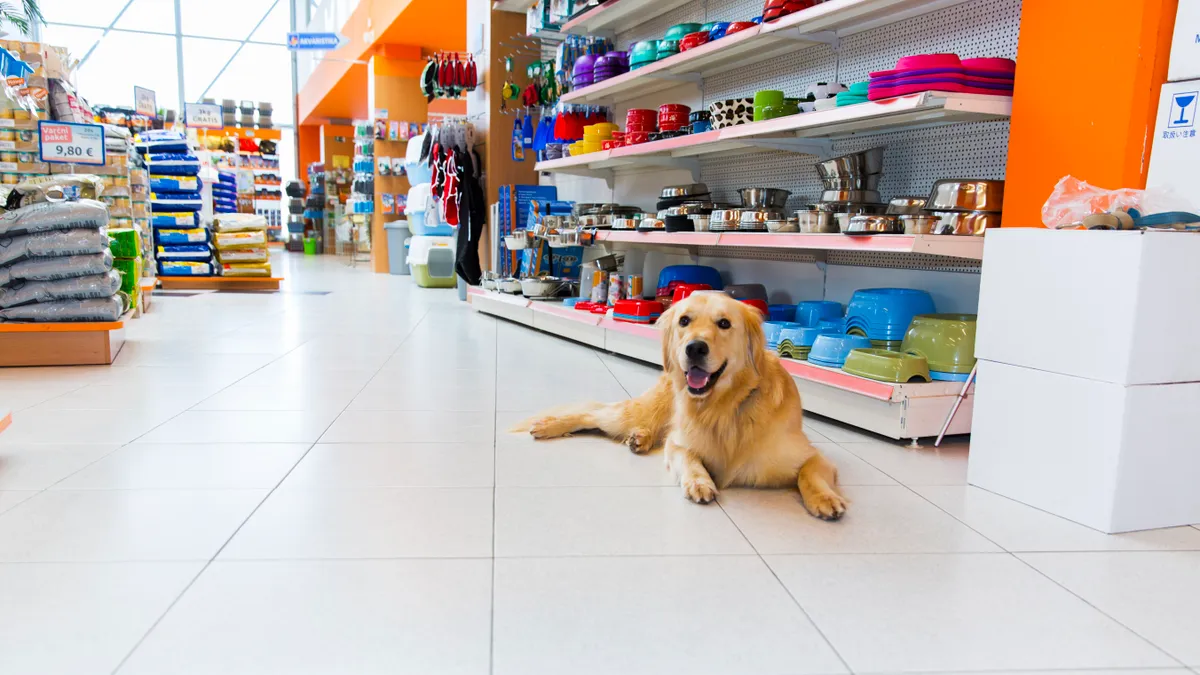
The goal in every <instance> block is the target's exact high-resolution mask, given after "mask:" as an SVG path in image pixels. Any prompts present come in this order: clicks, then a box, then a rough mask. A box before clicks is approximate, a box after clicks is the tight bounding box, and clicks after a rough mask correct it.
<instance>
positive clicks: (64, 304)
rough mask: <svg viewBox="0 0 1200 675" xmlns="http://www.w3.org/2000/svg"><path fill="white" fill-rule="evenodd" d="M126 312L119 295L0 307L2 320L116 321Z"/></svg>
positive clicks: (0, 318)
mask: <svg viewBox="0 0 1200 675" xmlns="http://www.w3.org/2000/svg"><path fill="white" fill-rule="evenodd" d="M124 312H125V303H124V302H123V301H122V300H121V299H120V297H119V296H116V295H113V296H109V297H107V298H89V299H86V300H54V301H52V302H38V303H34V304H32V305H22V306H19V307H9V308H6V309H0V321H37V322H49V321H116V320H117V319H120V318H121V314H123V313H124Z"/></svg>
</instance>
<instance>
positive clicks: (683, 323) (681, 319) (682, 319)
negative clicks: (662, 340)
mask: <svg viewBox="0 0 1200 675" xmlns="http://www.w3.org/2000/svg"><path fill="white" fill-rule="evenodd" d="M691 322H692V318H691V317H688V316H681V317H679V325H680V326H681V327H682V326H686V325H688V324H689V323H691Z"/></svg>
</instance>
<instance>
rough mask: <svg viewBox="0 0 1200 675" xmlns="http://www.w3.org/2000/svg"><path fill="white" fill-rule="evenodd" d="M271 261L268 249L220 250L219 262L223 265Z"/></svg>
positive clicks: (218, 254) (218, 250)
mask: <svg viewBox="0 0 1200 675" xmlns="http://www.w3.org/2000/svg"><path fill="white" fill-rule="evenodd" d="M270 259H271V255H270V253H269V252H268V251H267V249H266V248H219V249H217V260H219V261H221V262H223V263H265V262H268V261H269V260H270Z"/></svg>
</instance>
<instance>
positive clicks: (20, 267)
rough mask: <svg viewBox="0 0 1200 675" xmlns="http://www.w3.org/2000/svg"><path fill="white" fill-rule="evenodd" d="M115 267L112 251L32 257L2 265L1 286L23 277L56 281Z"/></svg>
mask: <svg viewBox="0 0 1200 675" xmlns="http://www.w3.org/2000/svg"><path fill="white" fill-rule="evenodd" d="M112 267H113V257H112V252H111V251H109V250H108V249H105V250H104V252H103V253H91V254H87V255H68V256H62V257H60V258H30V259H29V260H25V261H22V262H19V263H14V264H12V265H9V266H7V267H0V286H6V285H8V284H9V283H11V282H14V281H19V280H21V279H29V280H31V281H54V280H55V279H70V278H72V277H86V276H89V275H93V274H104V273H106V272H108V271H109V270H111V269H112Z"/></svg>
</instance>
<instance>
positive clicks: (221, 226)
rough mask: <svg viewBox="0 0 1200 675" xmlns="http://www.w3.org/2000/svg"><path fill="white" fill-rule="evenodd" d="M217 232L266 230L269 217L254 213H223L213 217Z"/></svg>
mask: <svg viewBox="0 0 1200 675" xmlns="http://www.w3.org/2000/svg"><path fill="white" fill-rule="evenodd" d="M213 223H214V229H215V230H216V231H217V232H250V231H254V230H262V231H266V229H267V219H266V218H264V217H262V216H260V215H257V214H254V213H222V214H220V215H218V216H216V217H214V218H213Z"/></svg>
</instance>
